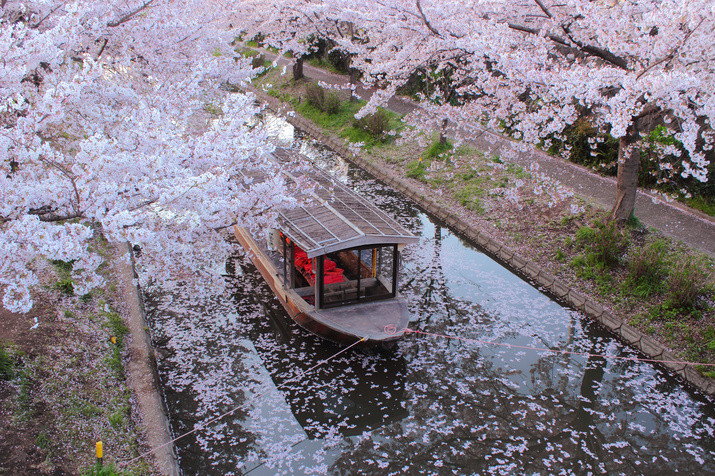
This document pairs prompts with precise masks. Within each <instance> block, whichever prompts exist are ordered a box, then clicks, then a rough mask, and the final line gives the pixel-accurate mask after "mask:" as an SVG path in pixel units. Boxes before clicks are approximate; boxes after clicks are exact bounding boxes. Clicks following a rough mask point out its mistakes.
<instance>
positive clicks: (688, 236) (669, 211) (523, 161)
mask: <svg viewBox="0 0 715 476" xmlns="http://www.w3.org/2000/svg"><path fill="white" fill-rule="evenodd" d="M265 54H266V56H267V57H269V58H272V59H275V55H271V54H270V53H267V52H266V53H265ZM290 64H291V60H289V59H286V58H283V57H281V58H279V60H278V65H279V66H280V67H282V66H283V65H287V70H288V71H290ZM304 71H305V75H306V76H307V77H308V78H310V79H313V80H317V81H324V82H326V83H329V84H336V85H338V84H340V85H344V84H347V83H348V79H347V77H346V76H342V75H338V74H334V73H331V72H328V71H325V70H323V69H320V68H315V67H312V66H310V65H305V67H304ZM287 74H289V73H287ZM356 93H357V95H358V96H360V98H362V99H369V98H370V96H371V95H372V93H373V90H369V89H365V88H364V87H362V86H360V85H358V87H357V89H356ZM416 107H418V106H417V105H416V104H415V103H413V102H412V101H409V100H406V99H401V98H392V99H390V101H389V102H388V109H390V110H392V111H394V112H397V113H399V114H406V113H409V112H411V111H413V110H414V109H415V108H416ZM468 137H469V141H468V142H469V145H471V146H473V147H475V148H476V149H478V150H481V151H484V152H489V153H493V154H499V153H500V152H501V151H502V150H504V149H505V148H508V147H510V145H511V144H512V143H513V141H512V140H511V139H508V138H506V137H504V136H502V135H500V134H497V133H495V132H492V131H489V130H486V129H481V130H478V131H477V132H476V133H472V134H469V136H468ZM511 160H513V161H514V162H516V163H518V164H520V165H524V166H528V165H529V164H532V163H534V162H537V163H538V164H539V169H540V171H542V172H544V173H545V174H546V175H548V176H549V177H551V178H553V179H555V180H558V181H559V182H561V183H562V184H564V185H565V186H567V187H570V188H571V189H573V190H574V191H575V192H576V193H577V194H579V195H580V196H581V197H583V198H584V199H586V200H587V201H590V202H591V203H593V204H595V205H598V206H601V207H603V208H605V209H610V208H611V207H612V205H613V200H614V196H615V193H616V181H615V179H614V178H610V177H603V176H600V175H598V174H596V173H594V172H592V171H591V170H589V169H587V168H585V167H581V166H579V165H576V164H573V163H571V162H568V161H566V160H563V159H560V158H556V157H552V156H549V155H548V154H546V153H544V152H542V151H540V150H538V149H535V148H531V149H529V150H528V151H521V152H517V153H516V156H515V157H514V158H512V159H511ZM635 215H636V216H637V217H638V219H639V220H640V221H641V222H642V223H644V224H645V225H646V226H649V227H653V228H657V229H658V230H660V231H661V232H663V233H664V234H665V235H668V236H670V237H673V238H676V239H679V240H681V241H683V242H685V243H687V244H688V245H690V246H692V247H694V248H696V249H698V250H701V251H702V252H704V253H706V254H708V255H710V256H712V257H715V219H714V218H713V217H710V216H708V215H706V214H704V213H702V212H700V211H698V210H694V209H692V208H689V207H687V206H685V205H682V204H680V203H677V202H666V201H665V200H664V199H663V198H662V197H659V196H656V195H653V194H652V193H650V192H647V191H644V190H639V191H638V196H637V199H636V208H635Z"/></svg>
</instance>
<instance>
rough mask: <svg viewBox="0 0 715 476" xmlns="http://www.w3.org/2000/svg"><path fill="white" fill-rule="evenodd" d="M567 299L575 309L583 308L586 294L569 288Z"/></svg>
mask: <svg viewBox="0 0 715 476" xmlns="http://www.w3.org/2000/svg"><path fill="white" fill-rule="evenodd" d="M568 301H569V304H571V305H572V306H573V307H575V308H576V309H583V306H584V304H586V296H584V295H583V294H581V293H577V292H576V291H574V290H573V289H571V290H569V296H568Z"/></svg>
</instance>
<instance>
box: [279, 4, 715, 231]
mask: <svg viewBox="0 0 715 476" xmlns="http://www.w3.org/2000/svg"><path fill="white" fill-rule="evenodd" d="M299 3H300V2H293V3H292V4H291V8H293V9H295V10H296V11H300V12H301V13H302V14H303V15H304V16H306V17H309V16H311V15H312V16H313V17H320V18H323V20H324V21H325V19H330V20H332V21H333V22H336V23H340V22H348V23H350V24H353V25H355V27H356V28H357V29H358V30H360V31H362V32H364V34H362V35H360V37H361V41H357V42H356V41H352V40H351V38H346V37H341V36H339V35H332V36H331V38H332V39H333V40H334V41H335V42H336V43H337V44H338V47H340V48H342V49H345V50H347V51H349V52H350V53H351V54H352V55H353V57H354V61H353V66H354V67H356V68H359V69H360V70H361V71H362V72H363V80H364V81H365V82H367V83H369V84H372V85H375V86H378V87H380V88H381V94H378V95H375V96H374V97H373V100H372V101H371V102H370V103H369V104H368V106H367V108H366V109H365V111H364V112H363V113H368V112H370V111H371V110H373V108H374V107H376V106H377V105H381V104H384V103H385V102H386V100H387V99H388V98H389V97H390V96H392V95H394V94H395V93H396V92H397V90H398V88H399V87H400V86H402V85H404V84H405V83H407V81H408V80H409V78H410V77H411V76H412V75H413V74H414V73H415V72H416V71H425V72H427V73H428V74H429V75H431V76H432V78H436V79H437V80H438V81H441V82H444V79H445V78H448V79H449V84H448V85H442V87H439V88H436V89H435V91H434V93H433V94H432V95H431V96H430V97H426V98H425V101H424V104H423V105H424V110H426V112H427V114H428V115H429V116H430V117H431V119H432V120H431V121H426V120H425V119H424V116H423V117H421V118H419V119H415V120H413V123H415V124H418V125H420V124H421V125H425V124H440V123H441V122H443V121H445V120H448V121H451V122H452V123H455V124H457V125H469V124H475V123H476V124H484V123H486V124H487V125H489V126H491V127H492V128H506V129H507V130H508V131H510V133H511V134H512V135H513V136H514V137H515V138H517V139H519V140H521V141H523V142H526V143H536V144H541V145H545V146H549V145H550V141H552V140H554V139H561V138H562V135H561V134H562V133H563V132H564V130H565V129H566V128H567V127H568V126H569V125H572V124H574V123H575V122H576V121H577V120H579V119H584V118H585V119H586V120H588V122H589V123H590V124H591V125H593V126H594V127H595V128H597V129H600V130H601V131H602V133H604V134H610V135H611V136H613V137H614V138H616V139H618V142H619V156H618V185H617V191H616V198H615V200H614V206H613V210H612V217H613V218H614V219H617V220H624V219H626V218H628V217H629V216H630V214H631V213H632V211H633V208H634V203H635V196H636V189H637V178H638V169H639V164H640V150H641V145H642V139H643V137H644V136H645V135H647V134H648V133H649V132H651V131H653V130H654V129H655V128H656V127H657V126H659V125H661V126H665V128H666V129H667V131H668V132H669V133H670V134H672V135H673V137H674V138H675V139H676V140H677V141H679V142H680V143H682V147H675V146H671V147H666V148H664V150H663V151H661V152H663V154H662V155H663V156H665V155H666V154H675V155H678V154H682V157H681V159H682V169H681V175H682V176H683V177H686V178H687V177H692V178H693V179H695V180H699V181H706V180H707V169H708V165H709V159H711V158H712V155H713V152H712V150H713V142H714V141H715V138H714V135H713V131H712V121H713V118H714V116H715V99H714V96H713V91H714V90H715V64H713V62H714V61H715V46H714V45H715V42H713V33H712V32H713V31H715V4H714V3H713V2H712V1H711V0H687V1H683V0H622V1H605V0H604V1H585V0H568V1H564V2H547V1H545V0H518V1H498V0H467V1H463V0H439V1H437V0H430V1H425V0H381V1H379V2H362V3H360V4H355V3H354V2H347V1H330V2H317V1H306V2H302V5H299ZM268 34H270V32H269V33H268ZM444 86H447V87H444ZM593 140H594V145H595V141H596V140H599V139H598V138H596V137H594V138H593ZM669 165H670V164H669V163H667V162H665V161H663V162H662V164H661V166H662V167H668V166H669Z"/></svg>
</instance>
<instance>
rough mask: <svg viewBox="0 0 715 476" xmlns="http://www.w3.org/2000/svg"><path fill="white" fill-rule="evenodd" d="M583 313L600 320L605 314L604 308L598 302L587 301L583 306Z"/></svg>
mask: <svg viewBox="0 0 715 476" xmlns="http://www.w3.org/2000/svg"><path fill="white" fill-rule="evenodd" d="M583 312H584V313H586V315H587V316H591V317H593V318H595V319H598V318H599V317H600V316H601V314H603V307H602V306H601V305H600V304H598V303H597V302H595V301H592V300H590V299H587V300H586V302H585V303H584V305H583Z"/></svg>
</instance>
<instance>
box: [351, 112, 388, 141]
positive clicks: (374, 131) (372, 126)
mask: <svg viewBox="0 0 715 476" xmlns="http://www.w3.org/2000/svg"><path fill="white" fill-rule="evenodd" d="M389 126H390V116H389V115H388V114H387V112H385V111H384V110H383V109H378V110H377V111H375V112H374V113H372V114H368V115H367V116H364V117H361V118H360V119H356V120H355V127H357V128H358V129H362V130H364V131H366V132H368V133H369V134H370V135H372V136H373V137H383V136H384V135H385V132H387V130H388V129H389Z"/></svg>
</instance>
